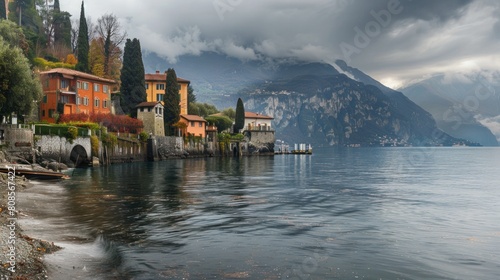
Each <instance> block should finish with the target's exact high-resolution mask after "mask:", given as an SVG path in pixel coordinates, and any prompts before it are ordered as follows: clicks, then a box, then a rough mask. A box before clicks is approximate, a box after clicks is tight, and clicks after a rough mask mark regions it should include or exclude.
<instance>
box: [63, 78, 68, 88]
mask: <svg viewBox="0 0 500 280" xmlns="http://www.w3.org/2000/svg"><path fill="white" fill-rule="evenodd" d="M67 87H68V80H64V79H63V80H61V88H67Z"/></svg>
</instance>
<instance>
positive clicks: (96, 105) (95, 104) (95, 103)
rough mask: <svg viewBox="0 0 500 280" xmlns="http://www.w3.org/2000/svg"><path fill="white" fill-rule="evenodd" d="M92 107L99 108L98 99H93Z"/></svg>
mask: <svg viewBox="0 0 500 280" xmlns="http://www.w3.org/2000/svg"><path fill="white" fill-rule="evenodd" d="M94 106H95V107H99V98H96V99H94Z"/></svg>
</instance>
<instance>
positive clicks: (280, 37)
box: [61, 0, 500, 81]
mask: <svg viewBox="0 0 500 280" xmlns="http://www.w3.org/2000/svg"><path fill="white" fill-rule="evenodd" d="M67 1H68V2H70V3H73V4H72V5H69V6H67V7H65V5H68V3H67V2H65V1H61V5H62V7H63V9H66V10H69V11H70V13H72V14H73V15H77V16H78V15H79V7H80V5H79V3H81V2H80V1H70V0H67ZM85 6H86V11H87V14H88V15H91V17H92V18H93V19H95V20H97V18H98V17H99V16H100V15H102V14H104V13H114V14H115V15H117V16H118V17H119V18H120V19H122V22H123V24H124V26H126V28H127V33H128V34H129V36H131V37H137V38H139V39H140V41H141V45H142V48H143V49H144V50H148V51H153V52H156V53H158V54H160V55H162V56H163V57H165V58H166V59H168V60H169V61H170V62H172V63H174V62H175V61H176V59H177V58H178V57H179V56H182V55H185V54H194V55H199V54H201V53H203V52H206V51H217V52H220V53H225V54H227V55H229V56H232V57H237V58H240V59H242V60H258V59H260V60H264V59H266V60H267V59H281V58H287V59H288V58H296V59H302V60H309V61H327V62H333V61H335V59H338V58H340V59H346V55H345V50H343V49H342V44H344V46H345V45H351V46H354V47H355V48H357V51H356V52H353V53H351V55H350V56H349V57H348V58H349V59H348V60H350V63H351V64H352V65H353V66H355V67H358V68H360V69H362V70H364V71H367V72H368V73H369V74H372V75H375V77H376V78H379V79H384V78H386V79H394V80H405V81H407V80H410V79H413V78H416V77H418V76H419V75H420V76H422V75H424V74H427V73H429V72H432V71H443V70H446V68H447V65H448V67H450V65H452V66H453V67H456V65H457V63H458V62H457V61H462V60H464V59H465V58H467V59H468V60H474V58H475V57H476V56H477V53H478V52H480V53H481V55H480V56H478V58H477V59H478V61H479V60H481V59H482V60H489V61H494V59H493V60H492V59H485V58H484V57H485V56H487V55H490V53H491V52H492V50H493V49H494V48H495V47H498V43H497V41H496V40H497V36H493V35H494V34H497V35H498V34H499V33H500V32H498V30H499V29H500V28H499V26H500V23H499V21H498V19H499V18H500V17H499V16H498V15H500V13H499V12H498V6H499V4H498V3H497V1H494V0H475V1H473V0H439V1H432V0H420V1H419V0H412V1H410V0H399V1H397V0H353V1H349V0H311V1H298V0H275V1H266V0H252V1H250V0H210V1H207V0H184V1H182V2H181V1H163V0H149V1H126V0H122V1H118V0H107V1H97V0H86V1H85ZM392 10H393V11H399V12H397V13H390V19H389V18H387V17H386V18H383V16H382V18H381V19H380V18H379V19H378V20H377V18H376V16H374V14H377V15H382V14H385V13H384V11H392ZM381 21H382V22H381ZM380 22H381V23H380ZM377 23H378V24H379V25H380V26H378V29H377V26H376V24H377ZM370 24H371V25H370ZM367 26H368V29H366V28H367ZM370 28H371V29H370ZM359 30H361V31H362V32H364V33H366V32H367V31H366V30H368V32H371V33H370V34H369V35H370V36H368V39H369V42H368V43H366V42H364V43H366V44H362V45H361V46H360V45H359V44H358V45H357V46H356V41H355V39H356V35H357V32H358V31H359ZM365 35H366V34H365ZM358 39H359V38H358ZM365 39H366V38H365ZM359 41H360V40H359ZM351 51H352V49H351ZM474 53H476V55H474ZM416 68H418V69H416Z"/></svg>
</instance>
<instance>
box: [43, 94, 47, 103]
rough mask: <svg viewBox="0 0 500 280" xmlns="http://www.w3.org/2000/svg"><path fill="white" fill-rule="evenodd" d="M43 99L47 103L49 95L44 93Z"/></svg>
mask: <svg viewBox="0 0 500 280" xmlns="http://www.w3.org/2000/svg"><path fill="white" fill-rule="evenodd" d="M42 101H43V103H45V104H47V95H44V96H43V99H42Z"/></svg>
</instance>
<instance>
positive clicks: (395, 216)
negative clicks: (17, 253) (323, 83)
mask: <svg viewBox="0 0 500 280" xmlns="http://www.w3.org/2000/svg"><path fill="white" fill-rule="evenodd" d="M18 205H20V206H19V207H20V209H21V210H22V215H23V216H24V218H23V219H22V221H21V222H22V226H23V227H24V228H25V229H26V231H27V233H28V234H29V235H31V236H35V237H40V238H43V239H46V240H49V241H54V242H55V243H56V244H59V245H61V246H63V247H64V248H65V249H63V250H61V251H59V252H57V253H55V254H52V255H47V256H46V258H45V260H46V262H47V263H48V264H49V268H50V271H49V272H50V278H49V279H495V278H497V277H498V275H500V258H499V257H498V253H499V252H500V149H498V148H372V149H364V148H361V149H334V148H317V149H315V150H314V154H313V155H312V156H308V155H281V156H275V157H248V158H240V159H237V158H208V159H189V160H172V161H163V162H155V163H134V164H122V165H114V166H110V167H101V168H92V169H78V170H75V171H74V174H73V177H72V179H71V180H68V181H64V182H60V183H55V184H47V183H43V184H36V185H35V187H33V188H31V189H29V190H28V191H26V192H24V193H23V194H21V197H20V198H19V201H18Z"/></svg>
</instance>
